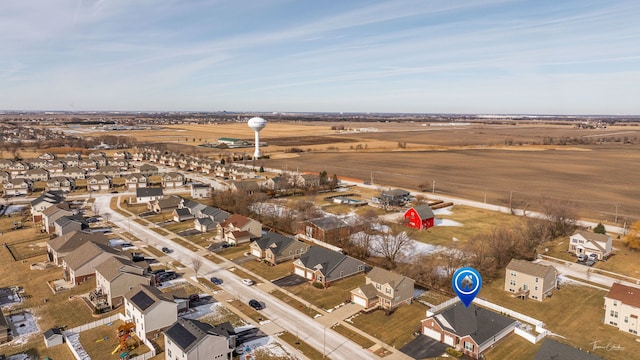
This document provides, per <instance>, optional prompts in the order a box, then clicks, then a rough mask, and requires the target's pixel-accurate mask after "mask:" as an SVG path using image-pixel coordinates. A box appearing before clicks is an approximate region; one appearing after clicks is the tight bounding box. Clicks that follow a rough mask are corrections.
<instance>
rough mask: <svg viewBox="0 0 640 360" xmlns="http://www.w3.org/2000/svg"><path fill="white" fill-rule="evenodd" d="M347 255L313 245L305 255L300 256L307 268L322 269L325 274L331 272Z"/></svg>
mask: <svg viewBox="0 0 640 360" xmlns="http://www.w3.org/2000/svg"><path fill="white" fill-rule="evenodd" d="M346 257H347V256H346V255H344V254H340V253H337V252H335V251H331V250H329V249H326V248H323V247H322V246H311V247H310V248H309V250H307V252H306V253H304V255H302V256H301V257H300V259H299V260H300V262H301V263H302V264H303V265H304V266H305V267H306V268H307V269H314V270H320V272H321V273H322V274H324V275H325V276H326V275H327V274H329V273H330V272H331V269H333V268H334V267H336V266H337V265H338V264H340V262H342V261H343V260H344V259H345V258H346Z"/></svg>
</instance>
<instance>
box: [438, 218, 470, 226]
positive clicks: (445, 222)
mask: <svg viewBox="0 0 640 360" xmlns="http://www.w3.org/2000/svg"><path fill="white" fill-rule="evenodd" d="M433 223H434V225H435V226H463V225H462V224H461V223H459V222H457V221H454V220H451V219H438V218H435V219H434V222H433Z"/></svg>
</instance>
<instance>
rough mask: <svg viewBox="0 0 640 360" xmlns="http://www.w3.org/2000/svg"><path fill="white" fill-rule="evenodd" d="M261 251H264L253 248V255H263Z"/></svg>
mask: <svg viewBox="0 0 640 360" xmlns="http://www.w3.org/2000/svg"><path fill="white" fill-rule="evenodd" d="M261 252H262V251H260V249H253V256H255V257H261V256H262V254H261Z"/></svg>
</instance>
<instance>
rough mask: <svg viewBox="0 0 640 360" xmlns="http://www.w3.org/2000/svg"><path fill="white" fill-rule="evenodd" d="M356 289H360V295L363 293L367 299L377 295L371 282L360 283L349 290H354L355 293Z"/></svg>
mask: <svg viewBox="0 0 640 360" xmlns="http://www.w3.org/2000/svg"><path fill="white" fill-rule="evenodd" d="M358 290H360V292H361V293H362V295H364V296H365V297H366V298H367V299H374V298H376V297H378V290H376V287H375V286H373V284H366V285H362V286H360V287H357V288H355V289H353V290H352V291H351V292H354V291H355V292H356V293H357V292H358Z"/></svg>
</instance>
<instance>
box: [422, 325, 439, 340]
mask: <svg viewBox="0 0 640 360" xmlns="http://www.w3.org/2000/svg"><path fill="white" fill-rule="evenodd" d="M424 334H425V335H427V336H428V337H430V338H432V339H434V340H438V342H440V339H441V338H442V337H441V336H440V333H439V332H437V331H435V330H433V329H429V328H428V327H426V326H425V327H424Z"/></svg>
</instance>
